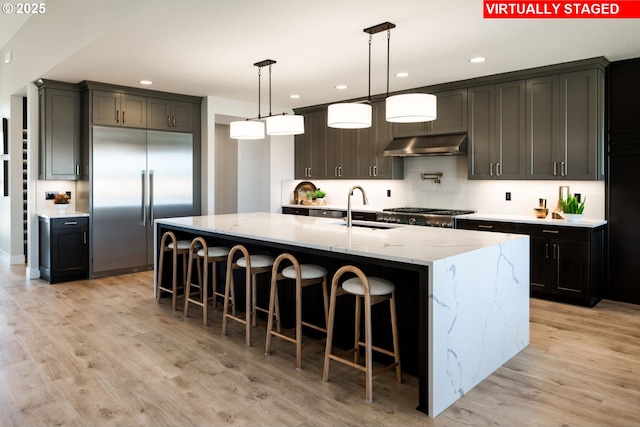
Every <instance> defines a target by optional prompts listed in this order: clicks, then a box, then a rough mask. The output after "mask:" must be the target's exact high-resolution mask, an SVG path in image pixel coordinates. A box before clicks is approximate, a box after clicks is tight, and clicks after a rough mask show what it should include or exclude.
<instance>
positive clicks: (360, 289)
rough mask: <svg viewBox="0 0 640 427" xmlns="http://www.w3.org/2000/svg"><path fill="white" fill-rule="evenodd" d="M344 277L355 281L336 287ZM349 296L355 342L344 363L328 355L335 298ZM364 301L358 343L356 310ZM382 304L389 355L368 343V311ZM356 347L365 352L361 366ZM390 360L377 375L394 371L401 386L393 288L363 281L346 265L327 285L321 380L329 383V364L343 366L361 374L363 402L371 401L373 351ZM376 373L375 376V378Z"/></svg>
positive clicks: (384, 283)
mask: <svg viewBox="0 0 640 427" xmlns="http://www.w3.org/2000/svg"><path fill="white" fill-rule="evenodd" d="M346 273H353V274H355V275H356V277H353V278H350V279H347V280H345V281H344V282H343V283H342V286H339V283H340V278H341V277H342V276H343V275H344V274H346ZM345 294H352V295H355V297H356V307H355V342H354V348H353V349H351V350H349V351H348V352H347V353H353V360H348V359H346V358H344V357H342V356H337V355H335V354H333V352H332V350H333V349H332V344H333V331H334V323H335V314H336V298H337V297H338V296H339V295H345ZM363 299H364V341H361V340H360V331H361V330H360V327H361V326H360V323H361V320H360V317H361V315H360V306H361V301H362V300H363ZM383 301H389V309H390V314H391V333H392V335H393V351H389V350H387V349H383V348H380V347H376V346H374V345H373V343H372V336H373V333H372V323H371V307H372V306H373V305H375V304H378V303H381V302H383ZM360 347H364V348H365V354H364V359H365V361H364V363H365V364H364V366H362V365H361V364H360ZM374 350H375V351H376V352H378V353H383V354H386V355H388V356H393V358H394V362H393V363H391V364H390V365H388V366H385V367H382V368H381V369H380V370H379V372H380V371H385V370H389V369H393V368H395V371H396V381H397V382H398V383H401V382H402V371H401V369H400V345H399V341H398V324H397V319H396V304H395V285H394V284H393V283H392V282H391V281H389V280H387V279H383V278H380V277H367V276H366V275H365V274H364V273H363V272H362V270H360V269H359V268H357V267H355V266H352V265H346V266H343V267H341V268H339V269H338V271H336V274H335V275H334V276H333V280H332V281H331V302H330V303H329V320H328V322H327V345H326V350H325V355H324V370H323V374H322V379H323V380H324V381H328V380H329V364H330V362H331V360H336V361H338V362H341V363H344V364H345V365H348V366H351V367H353V368H356V369H358V370H361V371H364V372H365V398H366V401H367V402H371V401H372V400H373V385H372V383H373V378H374V375H373V351H374ZM377 373H378V372H376V375H377Z"/></svg>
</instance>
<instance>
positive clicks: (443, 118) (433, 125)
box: [392, 89, 467, 138]
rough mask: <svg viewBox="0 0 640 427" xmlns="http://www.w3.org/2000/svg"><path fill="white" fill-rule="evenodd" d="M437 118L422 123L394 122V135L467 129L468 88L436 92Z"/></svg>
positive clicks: (464, 130) (437, 133)
mask: <svg viewBox="0 0 640 427" xmlns="http://www.w3.org/2000/svg"><path fill="white" fill-rule="evenodd" d="M433 94H434V95H436V96H437V98H438V101H437V106H438V110H437V111H438V113H437V118H436V120H433V121H431V122H421V123H393V126H392V128H393V137H394V138H395V137H405V136H419V135H441V134H447V133H460V132H466V131H467V89H456V90H450V91H444V92H434V93H433Z"/></svg>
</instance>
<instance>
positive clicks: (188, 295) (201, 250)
mask: <svg viewBox="0 0 640 427" xmlns="http://www.w3.org/2000/svg"><path fill="white" fill-rule="evenodd" d="M229 250H230V249H229V248H226V247H221V246H209V245H208V244H207V242H206V241H205V240H204V238H202V237H196V238H195V239H193V241H192V242H191V244H190V246H189V259H190V260H192V261H193V260H195V261H196V264H197V266H198V271H199V273H198V281H199V285H195V284H193V282H192V281H191V277H192V268H191V265H192V263H189V268H188V273H187V277H188V279H187V282H186V285H185V286H186V288H185V298H184V316H185V317H189V304H195V305H199V306H200V307H202V324H203V325H205V326H207V325H208V324H209V314H208V311H209V310H208V309H209V301H211V300H213V306H214V308H216V307H217V302H216V296H224V294H222V293H220V292H218V291H217V283H218V275H217V274H216V271H217V270H216V266H217V263H218V262H222V261H226V260H227V256H228V255H229ZM200 260H202V261H203V267H204V274H203V277H202V276H201V273H200ZM209 264H212V267H211V269H212V274H213V280H212V282H213V283H212V292H211V296H209V280H208V279H209V277H208V276H209V268H208V266H209ZM192 287H196V288H198V292H197V293H196V294H195V295H194V294H193V293H192V292H191V288H192ZM234 309H235V304H234ZM234 311H235V310H234Z"/></svg>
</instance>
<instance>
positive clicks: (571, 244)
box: [552, 240, 590, 298]
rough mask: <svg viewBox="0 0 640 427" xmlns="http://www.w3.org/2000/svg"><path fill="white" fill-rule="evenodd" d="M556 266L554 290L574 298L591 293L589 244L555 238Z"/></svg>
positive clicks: (583, 296) (585, 296) (553, 282)
mask: <svg viewBox="0 0 640 427" xmlns="http://www.w3.org/2000/svg"><path fill="white" fill-rule="evenodd" d="M552 244H553V256H554V260H555V268H554V272H553V273H554V274H553V281H552V284H553V292H554V293H557V294H559V295H565V296H570V297H574V298H587V297H588V295H589V283H590V278H589V244H588V243H587V242H577V241H572V240H553V241H552Z"/></svg>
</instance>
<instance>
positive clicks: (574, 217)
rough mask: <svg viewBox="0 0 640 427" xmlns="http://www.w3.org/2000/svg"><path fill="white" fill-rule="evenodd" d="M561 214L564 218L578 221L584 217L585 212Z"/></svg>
mask: <svg viewBox="0 0 640 427" xmlns="http://www.w3.org/2000/svg"><path fill="white" fill-rule="evenodd" d="M560 215H562V218H564V220H565V221H567V222H578V221H580V220H581V219H582V218H583V217H584V214H570V213H564V212H562V213H560Z"/></svg>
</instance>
